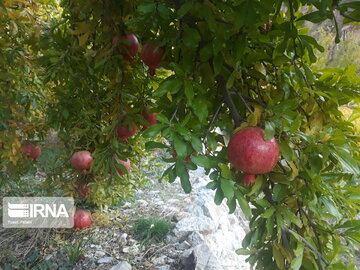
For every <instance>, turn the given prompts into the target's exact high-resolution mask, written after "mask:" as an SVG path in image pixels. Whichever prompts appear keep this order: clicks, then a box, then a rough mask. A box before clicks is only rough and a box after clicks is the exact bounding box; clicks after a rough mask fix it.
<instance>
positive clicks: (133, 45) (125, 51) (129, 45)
mask: <svg viewBox="0 0 360 270" xmlns="http://www.w3.org/2000/svg"><path fill="white" fill-rule="evenodd" d="M112 43H113V44H114V45H120V46H121V49H120V50H119V53H120V54H121V55H122V56H123V57H124V59H126V60H128V61H130V60H132V59H133V58H134V56H135V55H136V54H137V53H138V51H139V41H138V39H137V37H136V36H135V35H134V34H128V35H124V36H122V37H121V38H120V39H119V37H117V36H116V37H114V38H113V40H112Z"/></svg>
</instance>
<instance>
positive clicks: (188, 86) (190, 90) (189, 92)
mask: <svg viewBox="0 0 360 270" xmlns="http://www.w3.org/2000/svg"><path fill="white" fill-rule="evenodd" d="M185 96H186V98H187V100H188V102H189V104H191V102H192V101H193V99H194V96H195V93H194V87H193V85H192V83H191V82H188V81H186V82H185Z"/></svg>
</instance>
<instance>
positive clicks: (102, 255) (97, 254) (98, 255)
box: [95, 250, 106, 258]
mask: <svg viewBox="0 0 360 270" xmlns="http://www.w3.org/2000/svg"><path fill="white" fill-rule="evenodd" d="M105 255H106V253H105V252H104V251H102V250H97V251H95V257H98V258H100V257H104V256H105Z"/></svg>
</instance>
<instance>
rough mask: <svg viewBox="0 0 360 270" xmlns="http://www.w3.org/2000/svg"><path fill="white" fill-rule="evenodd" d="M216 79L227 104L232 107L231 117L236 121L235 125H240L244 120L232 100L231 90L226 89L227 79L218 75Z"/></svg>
mask: <svg viewBox="0 0 360 270" xmlns="http://www.w3.org/2000/svg"><path fill="white" fill-rule="evenodd" d="M216 81H217V83H218V90H219V92H221V93H222V94H223V96H224V101H225V103H226V105H227V106H228V107H229V109H230V113H231V117H232V119H233V120H234V122H235V127H238V126H240V125H241V123H242V122H244V120H243V119H242V118H241V117H240V114H239V112H238V111H237V109H236V106H235V104H234V101H233V100H232V98H231V96H230V93H229V90H227V89H226V81H225V80H224V78H223V77H222V76H217V77H216Z"/></svg>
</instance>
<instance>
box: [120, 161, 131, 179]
mask: <svg viewBox="0 0 360 270" xmlns="http://www.w3.org/2000/svg"><path fill="white" fill-rule="evenodd" d="M116 162H117V163H119V164H121V165H123V166H124V167H125V169H126V171H130V169H131V163H130V160H129V159H127V160H126V161H123V160H121V159H118V158H116ZM116 170H117V171H118V173H119V174H120V175H124V174H126V172H124V171H123V170H121V169H120V168H116Z"/></svg>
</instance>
